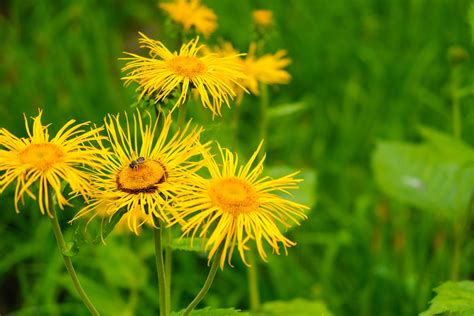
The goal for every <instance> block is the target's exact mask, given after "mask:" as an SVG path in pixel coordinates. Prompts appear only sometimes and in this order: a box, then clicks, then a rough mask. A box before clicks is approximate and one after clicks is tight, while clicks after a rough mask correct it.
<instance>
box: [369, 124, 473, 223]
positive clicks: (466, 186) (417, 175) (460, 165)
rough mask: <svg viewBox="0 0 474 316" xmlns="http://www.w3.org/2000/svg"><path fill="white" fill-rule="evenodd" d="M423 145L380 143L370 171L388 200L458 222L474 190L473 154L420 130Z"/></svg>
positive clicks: (449, 139)
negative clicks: (393, 199)
mask: <svg viewBox="0 0 474 316" xmlns="http://www.w3.org/2000/svg"><path fill="white" fill-rule="evenodd" d="M421 134H422V135H423V136H424V137H425V139H426V142H424V143H421V144H411V143H402V142H379V143H378V144H377V148H376V150H375V152H374V153H373V156H372V167H373V170H374V173H375V178H376V180H377V182H378V185H379V186H380V188H381V189H382V190H383V191H384V192H385V193H386V194H388V195H389V196H392V197H393V198H396V199H398V200H400V201H402V202H406V203H409V204H411V205H413V206H416V207H419V208H421V209H424V210H427V211H430V212H437V213H438V214H442V215H443V216H445V217H447V218H452V219H454V218H457V217H458V216H459V215H461V214H463V212H464V211H465V210H466V209H467V206H468V202H469V199H470V197H471V194H472V192H473V189H474V151H473V149H472V148H470V147H469V146H468V145H466V144H464V143H462V142H461V141H459V140H456V139H453V138H452V137H450V136H448V135H445V134H443V133H440V132H437V131H434V130H431V129H426V128H424V129H421Z"/></svg>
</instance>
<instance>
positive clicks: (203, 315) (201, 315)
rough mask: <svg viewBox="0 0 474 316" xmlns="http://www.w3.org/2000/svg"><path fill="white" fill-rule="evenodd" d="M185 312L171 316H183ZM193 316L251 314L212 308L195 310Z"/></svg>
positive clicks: (244, 315) (247, 315)
mask: <svg viewBox="0 0 474 316" xmlns="http://www.w3.org/2000/svg"><path fill="white" fill-rule="evenodd" d="M183 313H184V310H182V311H179V312H173V313H171V316H181V315H183ZM191 315H192V316H236V315H237V316H249V313H247V312H242V311H240V310H237V309H233V308H211V307H206V308H203V309H198V310H194V311H192V312H191Z"/></svg>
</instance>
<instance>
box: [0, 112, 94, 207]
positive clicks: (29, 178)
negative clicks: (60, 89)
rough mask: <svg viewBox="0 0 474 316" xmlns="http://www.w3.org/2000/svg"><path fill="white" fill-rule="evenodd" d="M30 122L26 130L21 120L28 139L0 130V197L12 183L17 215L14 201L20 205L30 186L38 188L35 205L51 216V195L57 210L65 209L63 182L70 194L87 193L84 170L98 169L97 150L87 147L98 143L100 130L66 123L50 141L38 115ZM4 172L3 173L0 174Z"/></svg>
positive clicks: (87, 177)
mask: <svg viewBox="0 0 474 316" xmlns="http://www.w3.org/2000/svg"><path fill="white" fill-rule="evenodd" d="M42 113H43V112H42V111H41V110H40V111H39V114H38V116H36V117H34V118H33V128H32V129H31V130H30V127H29V126H28V120H27V119H26V116H25V126H26V132H27V134H28V137H26V138H18V137H16V136H15V135H13V134H11V133H10V132H9V131H7V130H6V129H5V128H1V129H0V147H3V149H0V172H2V174H1V176H0V193H1V192H3V191H4V190H5V189H6V188H7V187H8V185H10V184H11V183H12V182H14V181H15V180H16V186H15V209H16V211H17V212H19V208H18V201H19V200H20V199H21V200H22V201H23V197H24V194H25V193H26V194H27V195H29V196H30V197H31V198H32V199H36V195H35V194H34V193H33V192H31V187H32V186H33V185H36V184H37V185H38V191H39V192H38V204H39V208H40V211H41V213H42V214H44V213H45V212H46V213H47V214H48V215H49V216H53V215H52V213H51V210H50V208H51V205H50V199H51V196H50V194H53V193H54V194H55V195H56V199H57V203H58V205H59V207H60V208H61V209H64V206H65V205H69V203H68V200H67V199H66V198H65V197H64V195H63V193H62V192H61V182H66V183H68V184H69V186H70V187H71V189H72V193H78V194H81V195H82V196H83V197H84V198H86V199H87V195H88V193H89V191H90V175H89V173H88V172H87V171H86V169H95V168H98V167H100V166H101V165H102V160H101V159H100V158H99V156H98V154H101V153H102V152H101V150H99V149H97V148H95V147H93V146H91V145H90V142H91V141H94V140H98V138H99V136H98V132H99V131H100V130H101V129H102V128H94V129H91V130H89V131H84V130H83V128H84V127H86V126H87V125H88V123H81V124H74V123H75V121H74V120H70V121H69V122H67V123H66V124H65V125H64V126H63V127H62V128H61V129H60V130H59V132H58V133H57V134H56V136H55V137H53V138H52V139H50V136H49V133H48V125H46V126H45V125H42V123H41V115H42ZM3 172H4V173H3Z"/></svg>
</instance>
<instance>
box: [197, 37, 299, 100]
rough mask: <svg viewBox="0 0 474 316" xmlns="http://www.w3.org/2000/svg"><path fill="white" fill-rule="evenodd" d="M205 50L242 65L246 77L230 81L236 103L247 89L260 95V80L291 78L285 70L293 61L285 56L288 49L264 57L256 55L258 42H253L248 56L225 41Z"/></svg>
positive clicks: (281, 81)
mask: <svg viewBox="0 0 474 316" xmlns="http://www.w3.org/2000/svg"><path fill="white" fill-rule="evenodd" d="M204 51H205V52H214V53H215V54H217V55H218V56H221V57H225V58H233V60H234V62H235V63H240V64H241V65H242V72H243V73H244V75H245V77H244V78H243V79H240V80H239V81H238V84H235V83H230V84H231V87H232V89H233V90H234V91H235V93H236V95H237V97H236V100H237V101H236V103H237V104H240V102H241V101H242V98H243V95H244V92H247V89H248V90H249V91H250V92H251V93H253V94H254V95H259V94H260V91H259V82H261V83H264V84H268V85H274V84H287V83H289V82H290V80H291V75H290V74H289V73H288V72H287V71H286V70H284V68H285V67H286V66H288V65H289V64H290V63H291V59H289V58H286V57H284V56H285V55H286V51H284V50H279V51H278V52H276V53H275V54H265V55H263V56H262V57H256V56H255V51H256V44H255V43H252V44H251V45H250V48H249V53H248V54H247V56H244V55H245V54H239V52H238V51H237V50H236V49H235V48H234V47H233V46H232V44H231V43H229V42H224V43H222V44H221V46H217V47H213V48H209V47H205V49H204Z"/></svg>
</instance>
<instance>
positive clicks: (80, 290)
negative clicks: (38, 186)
mask: <svg viewBox="0 0 474 316" xmlns="http://www.w3.org/2000/svg"><path fill="white" fill-rule="evenodd" d="M50 205H52V207H53V217H49V219H50V220H51V224H52V226H53V231H54V236H55V237H56V241H57V243H58V247H59V250H60V251H61V254H62V256H63V260H64V265H65V266H66V269H67V272H68V273H69V276H70V277H71V280H72V283H73V284H74V288H75V289H76V292H77V293H78V294H79V297H80V298H81V300H82V302H83V303H84V305H86V307H87V309H89V312H90V313H91V314H92V315H94V316H96V315H100V314H99V312H98V311H97V309H96V308H95V306H94V304H92V302H91V300H90V299H89V297H88V296H87V294H86V292H85V291H84V289H83V288H82V286H81V283H80V282H79V278H78V277H77V274H76V270H75V269H74V266H73V265H72V260H71V258H70V257H68V256H65V255H64V251H66V249H67V246H66V242H65V241H64V236H63V234H62V232H61V227H60V226H59V222H58V216H57V214H56V207H55V206H56V202H55V201H54V199H52V198H51V204H50Z"/></svg>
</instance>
